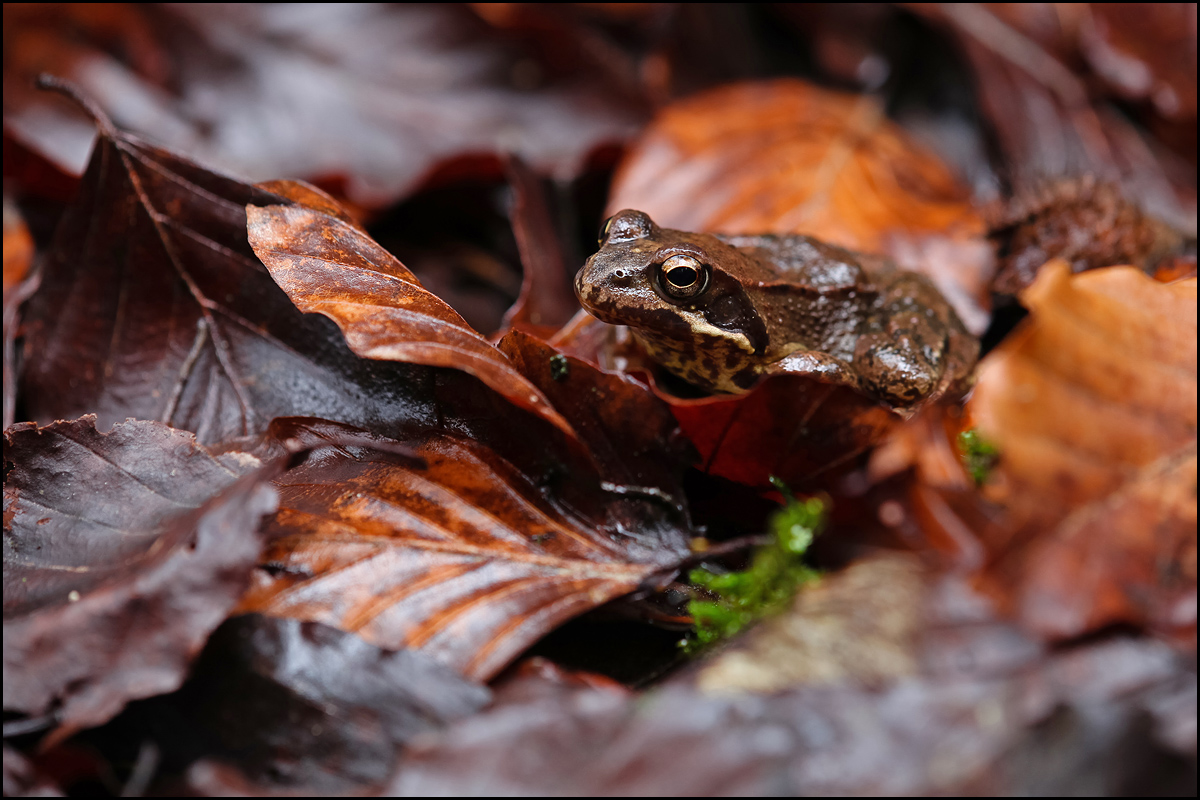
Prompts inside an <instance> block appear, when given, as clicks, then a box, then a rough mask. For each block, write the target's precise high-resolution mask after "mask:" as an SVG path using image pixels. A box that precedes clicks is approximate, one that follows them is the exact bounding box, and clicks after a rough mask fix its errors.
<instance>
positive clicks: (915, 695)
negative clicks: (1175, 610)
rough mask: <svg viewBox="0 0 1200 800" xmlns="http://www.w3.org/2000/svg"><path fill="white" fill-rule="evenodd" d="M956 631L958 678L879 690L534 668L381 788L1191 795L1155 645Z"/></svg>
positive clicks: (1165, 656) (1164, 652) (425, 743)
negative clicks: (1019, 640)
mask: <svg viewBox="0 0 1200 800" xmlns="http://www.w3.org/2000/svg"><path fill="white" fill-rule="evenodd" d="M957 633H958V636H957V638H956V640H955V641H954V645H953V646H952V647H949V648H947V650H948V652H946V653H945V655H946V664H947V665H950V666H952V667H957V668H958V669H957V670H955V671H949V672H936V671H929V672H927V673H926V674H923V675H921V676H919V677H917V678H909V679H906V680H903V681H898V682H894V683H889V684H886V685H883V686H878V685H863V684H855V683H853V682H846V683H841V684H838V685H831V686H807V687H803V688H800V689H793V690H791V691H789V692H785V693H776V694H773V695H771V696H769V697H759V696H754V695H740V696H728V695H726V696H720V697H713V696H706V695H704V694H702V693H699V692H697V691H696V690H695V689H694V688H692V687H689V686H686V685H684V686H680V685H678V684H676V685H668V686H667V687H665V688H663V689H660V690H657V691H653V692H650V693H648V694H645V695H641V696H637V695H634V696H628V695H623V694H620V693H617V692H614V691H612V690H611V689H604V688H595V687H585V686H579V685H567V684H562V683H560V682H555V683H551V684H550V685H546V684H547V680H546V679H545V678H537V677H534V678H530V679H527V680H529V681H533V682H535V683H534V685H533V686H528V687H525V688H524V689H523V690H522V691H519V692H518V691H516V689H517V688H518V687H516V686H513V687H511V688H509V693H508V696H507V697H506V696H500V697H498V701H497V703H496V704H494V705H493V706H492V707H491V708H489V709H487V710H485V711H483V712H482V713H479V714H476V715H474V716H472V717H468V718H466V719H463V720H460V721H458V722H456V723H452V724H451V725H450V726H449V727H447V728H446V729H445V730H443V731H440V732H439V733H436V734H433V735H432V736H430V737H428V738H426V739H424V740H422V741H421V742H419V743H415V744H414V745H413V746H412V747H411V748H410V749H409V750H408V751H407V752H406V754H405V756H404V758H403V759H402V760H401V762H400V766H399V768H398V769H397V771H396V775H395V778H393V780H392V782H391V785H390V786H389V787H388V788H387V790H386V792H385V794H388V795H392V796H403V797H427V796H443V795H485V794H486V795H493V794H496V795H519V796H526V795H550V796H554V795H566V794H578V795H588V796H639V797H661V796H695V795H705V796H711V795H720V796H725V795H729V796H762V795H771V796H829V795H833V796H843V795H853V796H863V795H865V796H894V795H928V794H934V795H940V794H948V795H957V794H967V795H972V794H983V795H1026V794H1029V795H1042V794H1062V793H1063V792H1065V791H1068V790H1069V789H1070V788H1072V787H1074V788H1079V787H1081V786H1086V787H1087V788H1088V790H1089V792H1091V793H1094V794H1108V793H1119V791H1120V787H1122V786H1130V785H1136V786H1153V787H1155V788H1154V791H1156V792H1161V793H1166V794H1169V793H1172V792H1183V793H1185V794H1186V793H1187V792H1188V791H1190V787H1191V783H1192V781H1191V774H1190V772H1189V771H1188V770H1187V769H1175V770H1171V769H1166V768H1165V765H1166V764H1177V763H1178V760H1179V759H1187V758H1190V753H1191V752H1193V751H1194V747H1195V744H1194V742H1195V738H1194V734H1193V735H1192V739H1191V742H1190V743H1189V742H1187V740H1186V735H1187V734H1186V733H1185V734H1184V736H1182V737H1179V736H1176V737H1174V739H1175V741H1171V742H1170V743H1169V744H1165V743H1162V742H1163V741H1164V739H1166V738H1167V736H1168V735H1169V734H1170V733H1172V731H1171V728H1170V727H1169V726H1171V725H1172V723H1176V719H1175V718H1174V715H1175V714H1178V716H1179V717H1180V719H1178V723H1182V725H1184V726H1186V724H1187V722H1188V720H1189V719H1192V720H1194V719H1195V716H1194V711H1193V710H1192V707H1193V706H1194V703H1193V702H1191V700H1190V698H1191V693H1192V692H1194V691H1195V675H1194V672H1192V671H1191V670H1190V668H1189V666H1188V665H1187V663H1186V658H1184V657H1181V656H1178V655H1176V654H1174V653H1173V652H1172V651H1171V649H1170V648H1169V647H1167V646H1165V645H1164V644H1162V643H1161V642H1153V641H1140V642H1139V641H1130V640H1116V641H1111V642H1101V643H1093V644H1091V645H1089V646H1087V647H1086V648H1079V649H1076V650H1073V651H1070V652H1066V653H1058V654H1054V655H1040V656H1039V655H1037V654H1036V653H1034V654H1032V657H1030V654H1028V653H1026V654H1024V655H1025V656H1026V657H1024V658H1022V659H1020V660H1014V661H1010V662H1009V663H1007V664H1003V665H997V664H996V663H995V659H986V658H985V659H983V660H982V662H981V659H980V655H986V654H987V652H988V650H989V648H994V647H995V645H997V644H1000V645H1001V646H1003V645H1004V644H1007V642H1004V641H1003V638H1002V635H1001V637H998V636H997V631H996V630H995V629H994V628H993V627H991V626H982V627H981V626H974V627H973V628H972V627H964V629H963V630H961V631H958V632H957ZM510 698H511V699H510ZM1147 728H1150V731H1152V733H1151V732H1150V731H1147ZM1180 740H1182V741H1180ZM1130 741H1134V742H1136V743H1137V744H1136V745H1133V746H1131V745H1130ZM514 742H519V743H520V746H519V747H514V746H513V743H514ZM1176 742H1178V743H1176ZM464 765H469V768H466V767H465V766H464Z"/></svg>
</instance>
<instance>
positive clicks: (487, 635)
mask: <svg viewBox="0 0 1200 800" xmlns="http://www.w3.org/2000/svg"><path fill="white" fill-rule="evenodd" d="M289 424H291V425H299V426H300V430H299V431H297V432H295V433H290V434H285V433H284V432H283V427H284V423H283V422H280V423H277V428H276V433H275V435H276V437H277V438H284V437H285V436H287V437H290V436H296V435H301V436H307V435H309V434H307V433H304V431H303V429H304V427H306V426H307V427H311V425H312V423H302V422H299V421H297V422H295V423H289ZM321 425H330V423H321V424H320V425H318V428H317V429H318V430H320V427H321ZM332 427H335V428H336V427H338V426H332ZM405 444H406V445H407V446H409V447H410V448H411V449H412V450H413V452H415V453H416V454H417V455H419V456H420V457H421V458H423V459H424V461H425V464H426V466H425V467H424V468H423V469H422V468H414V467H410V466H406V465H403V464H398V463H396V459H394V458H389V457H387V456H386V454H379V453H377V452H372V451H370V450H363V449H360V448H341V449H338V450H322V451H318V453H317V454H315V455H313V456H312V457H310V458H309V460H308V461H307V462H306V463H305V464H304V465H302V466H300V467H298V468H296V469H294V470H292V471H290V472H289V473H288V474H287V475H285V476H284V477H282V478H281V479H279V481H277V486H278V487H279V491H280V496H281V501H280V510H279V512H278V513H277V514H276V515H275V516H274V517H273V518H272V519H271V520H270V521H269V522H268V523H267V525H266V529H267V532H268V534H269V535H271V536H272V537H274V538H273V542H272V544H271V545H270V547H269V548H268V550H267V552H266V553H265V554H264V557H263V565H264V570H262V571H260V572H259V573H258V575H257V577H256V579H255V584H254V586H253V587H252V588H251V590H250V591H249V592H248V593H247V594H246V596H245V597H244V598H243V600H242V604H241V606H240V610H241V611H243V612H258V613H262V614H267V615H270V616H283V617H291V618H296V619H306V620H316V621H319V622H324V623H325V624H328V625H333V626H334V627H337V628H341V629H342V630H347V631H354V632H356V633H358V634H359V635H360V636H363V637H364V638H365V639H367V640H368V641H370V642H372V643H373V644H376V645H378V646H380V647H386V648H391V649H396V648H401V647H407V648H415V649H419V650H421V651H422V652H425V653H427V654H428V655H431V656H432V657H434V658H435V659H437V660H439V661H441V662H442V663H444V664H447V665H449V666H451V667H453V668H455V669H457V670H458V671H459V672H461V673H462V674H464V675H466V676H467V677H470V678H473V679H477V680H485V679H487V678H489V677H491V676H493V675H494V674H495V673H496V672H498V671H499V670H500V669H501V668H503V667H504V666H505V665H506V664H507V663H508V662H509V661H510V660H511V659H512V658H513V657H514V656H516V655H517V654H518V653H519V652H520V651H521V650H523V649H524V648H526V647H528V646H529V645H530V644H532V643H533V642H534V641H535V640H536V639H537V638H539V637H540V636H542V635H543V634H545V633H546V632H547V631H549V630H551V629H552V628H554V627H555V626H557V625H558V624H560V623H562V622H564V621H565V620H567V619H569V618H571V617H573V616H576V615H578V614H580V613H583V612H584V611H587V610H589V609H591V608H594V607H596V606H598V605H600V604H602V603H604V602H607V601H608V600H611V599H613V598H615V597H619V596H621V595H623V594H627V593H629V592H631V591H633V590H634V589H636V588H638V587H639V586H641V585H643V583H645V582H647V581H649V580H650V579H652V578H653V577H655V576H658V575H667V574H669V573H670V572H671V571H672V568H673V567H674V566H675V565H676V564H678V563H679V562H680V561H681V559H682V558H684V557H685V556H686V555H687V554H688V549H687V545H686V540H685V539H684V538H683V536H682V535H680V532H679V531H678V530H676V531H674V533H675V536H673V537H667V536H661V537H658V538H652V537H648V536H633V535H621V534H618V533H613V534H610V533H608V532H607V531H605V530H604V529H603V527H601V526H600V525H599V523H600V522H602V520H599V521H593V520H589V519H586V518H581V517H580V516H578V513H579V512H578V510H577V509H576V507H574V506H572V505H566V504H563V503H561V501H559V500H558V499H557V497H556V494H557V493H556V492H555V491H554V490H553V488H552V487H548V486H547V487H542V488H541V489H540V490H539V487H537V486H536V485H534V484H532V483H530V482H529V480H528V479H527V478H526V477H525V476H524V475H523V474H522V473H521V472H519V471H518V470H516V469H515V468H514V467H513V466H512V465H511V464H509V463H508V462H507V461H505V460H504V459H502V458H501V457H499V456H497V455H496V454H495V452H493V451H491V450H489V449H488V448H486V447H485V446H483V445H481V444H479V443H478V442H475V441H472V440H469V439H463V438H459V437H457V436H452V435H446V434H441V433H428V434H424V435H420V436H416V437H413V438H411V439H408V440H406V442H405ZM576 481H579V482H582V483H583V484H584V486H588V485H590V486H591V487H592V491H593V492H594V493H599V492H600V488H599V486H598V485H597V484H598V483H599V482H598V481H595V480H594V478H593V479H590V480H589V478H588V476H586V475H576V476H574V480H573V481H572V482H576ZM574 490H575V491H578V487H575V489H574ZM601 507H602V506H601ZM598 527H600V529H599V530H597V528H598Z"/></svg>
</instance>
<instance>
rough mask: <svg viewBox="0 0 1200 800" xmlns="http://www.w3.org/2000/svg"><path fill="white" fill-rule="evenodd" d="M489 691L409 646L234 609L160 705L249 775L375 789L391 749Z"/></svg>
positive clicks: (281, 787)
mask: <svg viewBox="0 0 1200 800" xmlns="http://www.w3.org/2000/svg"><path fill="white" fill-rule="evenodd" d="M490 695H491V693H490V692H489V691H488V690H487V689H486V688H484V687H483V686H480V685H478V684H475V683H472V682H470V681H468V680H466V679H464V678H462V677H461V676H460V675H458V674H457V673H455V672H454V671H452V670H450V669H448V668H446V667H444V666H442V665H441V664H438V663H437V662H435V661H433V660H432V659H430V658H428V657H426V656H424V655H422V654H421V653H414V652H411V651H406V650H401V651H388V650H380V649H379V648H377V647H374V646H373V645H370V644H368V643H367V642H365V641H363V639H361V638H360V637H358V636H355V635H354V634H349V633H344V632H342V631H339V630H336V629H334V628H330V627H327V626H325V625H321V624H319V623H315V622H298V621H296V620H289V619H273V618H270V617H262V616H259V615H245V616H239V617H236V618H234V619H231V620H229V621H227V622H226V623H225V624H224V625H222V626H221V627H220V628H218V629H217V631H216V632H215V633H214V634H213V635H212V637H210V639H209V641H208V644H207V645H206V646H205V649H204V652H203V653H202V654H201V656H200V658H199V659H197V661H196V664H195V666H194V667H193V669H192V677H191V678H190V679H189V680H188V683H187V684H186V685H185V686H184V687H183V688H182V689H181V690H180V691H179V692H178V694H176V695H173V696H172V697H169V698H163V701H162V702H168V701H169V702H171V703H173V704H174V705H175V706H176V707H178V708H179V709H180V711H182V713H184V714H185V715H186V716H187V719H188V720H189V722H192V723H194V724H195V725H196V726H199V727H200V728H201V730H203V731H204V732H205V734H207V736H208V740H209V741H212V742H214V743H215V747H214V749H213V752H212V753H211V755H212V756H213V757H216V758H223V759H228V760H232V761H234V762H235V763H237V764H238V765H239V767H240V769H241V770H243V771H244V774H245V776H246V777H247V778H249V779H250V780H253V781H256V782H258V783H259V784H261V785H262V786H263V787H264V788H265V787H271V789H272V791H273V792H280V791H288V790H290V791H297V790H303V791H305V792H307V793H310V794H318V795H319V794H322V793H329V792H334V793H339V794H346V793H350V792H354V791H359V792H362V791H367V790H370V789H372V788H374V789H375V790H376V791H377V790H378V787H379V786H380V785H381V784H382V783H383V782H384V781H386V780H387V778H388V776H389V775H390V774H391V771H392V767H393V763H394V762H395V760H396V755H397V753H398V751H399V748H400V746H401V745H403V744H405V743H406V742H407V741H409V740H410V739H412V738H413V737H414V736H417V735H419V734H422V733H427V732H429V731H433V730H437V729H438V728H441V727H442V726H444V725H445V724H446V723H447V722H449V721H451V720H454V719H457V718H459V717H464V716H467V715H469V714H471V713H472V712H474V711H476V710H478V709H479V708H480V707H482V706H483V705H484V704H485V703H487V701H488V699H489V698H490ZM142 713H143V714H145V713H147V712H146V711H145V710H142ZM194 735H195V733H194V731H192V730H187V731H179V732H178V733H176V734H175V737H177V738H178V739H179V740H186V739H187V738H188V737H190V736H194ZM160 745H161V746H163V747H164V748H168V749H169V748H170V747H171V746H172V740H167V741H164V742H160ZM193 758H194V755H193Z"/></svg>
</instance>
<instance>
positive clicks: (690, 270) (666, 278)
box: [659, 255, 708, 299]
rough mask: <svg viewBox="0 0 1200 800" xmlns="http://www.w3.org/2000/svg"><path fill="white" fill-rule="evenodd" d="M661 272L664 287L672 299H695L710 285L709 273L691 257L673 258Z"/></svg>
mask: <svg viewBox="0 0 1200 800" xmlns="http://www.w3.org/2000/svg"><path fill="white" fill-rule="evenodd" d="M659 270H660V273H659V274H660V275H661V277H662V287H663V289H664V290H665V291H666V293H667V294H669V295H671V297H677V298H680V299H683V298H687V297H695V296H696V295H698V294H700V293H701V292H703V291H704V287H705V286H707V285H708V271H707V270H706V269H705V268H704V265H703V264H701V263H700V262H699V261H697V260H696V259H694V258H692V257H691V256H684V255H678V256H671V257H670V258H668V259H667V260H666V261H664V262H663V263H662V266H661V267H659Z"/></svg>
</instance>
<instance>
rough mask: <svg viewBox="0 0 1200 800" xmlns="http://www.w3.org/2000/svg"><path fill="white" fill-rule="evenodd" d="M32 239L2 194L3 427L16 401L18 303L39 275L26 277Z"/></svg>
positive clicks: (7, 424) (26, 298) (24, 298)
mask: <svg viewBox="0 0 1200 800" xmlns="http://www.w3.org/2000/svg"><path fill="white" fill-rule="evenodd" d="M33 255H34V253H33V237H32V236H30V235H29V228H28V227H27V226H26V225H25V220H24V219H23V218H22V217H21V212H20V211H18V210H17V207H16V205H15V204H14V203H12V202H11V201H10V198H9V197H8V195H7V194H5V195H4V329H3V336H4V340H3V342H4V422H3V424H4V427H5V428H7V427H8V426H9V425H11V424H12V423H13V413H14V410H15V408H16V402H17V365H16V348H15V344H16V337H17V330H18V329H19V327H20V322H21V317H20V309H21V304H22V303H24V302H25V301H26V300H28V299H29V296H30V295H31V294H33V292H34V290H35V289H37V287H38V283H39V281H40V276H39V275H37V274H33V275H30V274H29V267H30V264H32V263H33Z"/></svg>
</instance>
